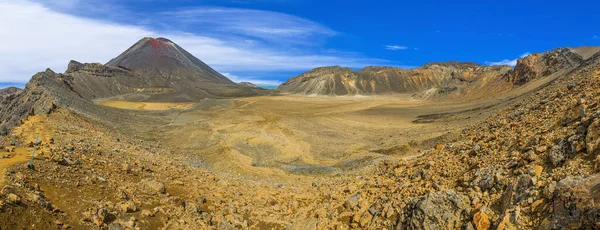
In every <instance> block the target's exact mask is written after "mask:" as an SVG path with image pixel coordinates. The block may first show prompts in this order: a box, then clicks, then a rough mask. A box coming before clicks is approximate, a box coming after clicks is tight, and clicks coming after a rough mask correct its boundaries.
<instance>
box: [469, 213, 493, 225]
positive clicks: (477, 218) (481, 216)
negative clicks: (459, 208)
mask: <svg viewBox="0 0 600 230" xmlns="http://www.w3.org/2000/svg"><path fill="white" fill-rule="evenodd" d="M473 224H474V225H475V229H477V230H488V229H489V228H490V226H491V223H490V220H489V218H488V216H487V214H485V212H483V211H479V212H477V213H475V215H474V216H473Z"/></svg>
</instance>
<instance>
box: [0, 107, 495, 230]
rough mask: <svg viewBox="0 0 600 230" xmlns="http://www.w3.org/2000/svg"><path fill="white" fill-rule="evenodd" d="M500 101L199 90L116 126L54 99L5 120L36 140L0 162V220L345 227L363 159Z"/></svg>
mask: <svg viewBox="0 0 600 230" xmlns="http://www.w3.org/2000/svg"><path fill="white" fill-rule="evenodd" d="M505 100H507V99H505ZM113 103H114V102H113ZM126 103H129V104H130V103H132V102H126ZM139 103H140V105H142V104H145V103H144V102H139ZM502 103H506V102H505V101H504V100H490V101H480V102H477V103H461V102H431V101H419V100H413V99H411V97H410V95H400V96H398V97H299V96H278V97H253V98H242V99H234V100H229V99H205V100H203V101H201V102H200V103H197V104H195V105H193V106H192V107H190V108H188V109H171V110H164V111H135V110H123V111H120V112H122V113H124V114H127V115H126V116H128V117H130V119H122V120H120V121H119V122H118V123H112V122H111V123H103V122H100V123H98V122H96V121H92V120H90V119H87V118H84V117H81V116H80V115H77V114H74V113H72V112H70V111H68V110H65V109H58V111H56V112H54V113H52V114H50V115H49V116H35V117H31V118H30V119H29V120H28V121H27V122H25V123H24V124H23V125H22V126H20V127H19V128H17V129H15V130H14V131H13V133H14V134H16V135H17V136H18V138H17V139H18V142H19V143H20V144H18V145H21V146H22V145H23V144H27V145H26V146H30V145H29V144H28V143H32V142H34V139H35V133H36V132H41V133H42V135H41V136H42V138H41V140H42V142H41V143H42V144H41V147H40V148H39V149H38V155H37V157H36V160H35V165H36V169H35V171H32V170H29V169H26V168H25V165H24V164H18V165H15V166H12V167H9V169H8V173H7V175H8V181H7V183H6V184H8V185H11V187H12V188H14V189H15V192H14V193H15V194H18V196H19V197H20V198H21V201H20V203H18V204H10V203H9V202H8V201H6V202H5V203H4V204H3V205H2V207H3V208H2V209H3V210H5V211H3V212H0V219H2V220H4V221H3V222H2V223H3V224H2V225H0V227H3V228H20V227H25V228H29V227H33V226H31V225H30V224H27V223H35V227H36V228H60V227H65V226H67V227H70V228H75V229H88V228H91V227H92V226H96V225H98V226H101V227H103V226H109V225H110V226H130V227H133V226H135V227H137V228H141V229H156V228H176V229H177V228H184V229H194V228H227V226H229V227H235V228H247V227H249V228H254V229H270V228H275V229H280V228H283V227H287V226H295V227H301V226H303V224H306V225H307V226H308V228H309V229H310V226H311V225H313V226H314V224H316V223H317V222H318V223H319V226H329V227H334V226H354V225H357V226H358V224H360V221H357V222H356V223H354V222H353V221H352V220H353V217H352V215H355V214H354V212H360V213H359V214H360V215H362V213H363V211H360V210H359V209H357V210H355V211H353V210H354V208H350V209H348V210H345V209H344V206H343V204H344V202H345V201H346V200H347V199H349V198H350V197H352V196H355V194H356V192H358V193H359V194H363V195H361V196H364V197H363V198H361V200H363V201H362V202H363V203H364V202H367V201H368V202H372V201H373V199H378V198H377V197H378V196H379V195H373V194H372V193H371V192H367V191H370V190H371V189H366V190H364V189H361V187H364V186H372V185H373V184H372V183H373V182H374V181H373V179H375V178H377V177H372V178H371V176H367V175H379V174H378V173H376V171H373V170H376V168H374V166H373V165H380V164H382V162H385V163H386V164H389V163H390V162H406V161H409V162H412V161H414V159H418V157H419V156H421V155H422V154H424V152H422V151H421V150H420V149H430V148H432V147H434V146H435V145H436V144H440V143H446V142H450V141H453V140H454V139H456V138H457V137H459V136H460V135H459V133H460V131H461V129H462V128H464V127H465V124H477V123H478V122H480V121H481V120H482V119H484V118H486V117H487V116H489V115H491V114H492V113H493V111H494V110H495V109H496V108H497V105H498V104H502ZM129 104H128V107H129V109H131V108H136V106H133V105H129ZM113 105H114V104H113ZM174 105H176V104H174ZM448 112H451V113H452V114H450V115H448V114H446V115H443V116H435V115H434V118H430V119H429V120H428V121H427V122H416V121H418V120H419V116H422V115H428V114H442V113H448ZM442 121H443V122H442ZM24 150H26V152H29V151H31V150H32V149H31V148H27V149H24ZM15 159H16V158H15ZM394 164H396V163H394ZM401 164H405V163H401ZM148 178H151V179H152V181H156V184H155V182H148V181H146V180H147V179H148ZM377 180H379V179H375V181H377ZM385 180H388V179H385ZM385 180H384V181H385ZM377 183H379V182H377ZM386 183H387V182H386ZM161 185H164V187H165V188H166V193H165V194H162V193H161V192H160V189H159V190H156V187H159V188H160V186H161ZM385 191H387V189H386V190H381V191H379V192H375V193H374V194H380V192H385ZM423 191H426V190H420V189H417V190H414V189H411V192H410V194H413V195H415V194H423ZM427 191H428V190H427ZM36 194H39V195H37V196H36ZM370 194H371V195H370ZM40 197H41V198H40ZM40 200H41V201H40ZM46 201H47V202H50V203H51V204H52V205H51V207H49V206H48V205H45V204H46V203H44V202H46ZM362 205H363V204H361V206H362ZM364 205H367V204H366V203H365V204H364ZM365 207H366V206H365ZM390 208H391V206H390ZM388 209H389V208H388ZM333 212H334V213H335V214H332V213H333ZM98 213H102V214H98ZM105 213H108V214H106V215H105ZM331 215H334V216H335V217H329V216H331ZM390 215H391V214H390ZM10 216H18V217H19V218H18V219H13V218H10ZM323 218H325V219H326V220H327V221H325V219H323ZM390 218H392V219H390V220H389V221H386V222H379V221H375V222H373V223H374V224H373V225H368V226H371V228H377V227H376V226H383V225H395V221H392V220H394V218H397V216H396V214H393V215H391V216H390ZM34 219H35V220H36V221H35V222H31V221H32V220H34ZM358 219H360V216H359V217H358ZM23 220H28V221H25V222H23ZM29 220H31V221H29ZM209 226H213V227H209ZM218 226H225V227H218Z"/></svg>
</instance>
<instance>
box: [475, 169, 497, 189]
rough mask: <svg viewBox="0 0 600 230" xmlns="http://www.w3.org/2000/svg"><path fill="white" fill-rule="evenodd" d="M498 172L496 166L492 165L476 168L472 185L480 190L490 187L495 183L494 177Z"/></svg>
mask: <svg viewBox="0 0 600 230" xmlns="http://www.w3.org/2000/svg"><path fill="white" fill-rule="evenodd" d="M499 173H500V172H499V170H498V168H496V167H494V166H489V167H485V168H480V169H477V171H476V172H475V179H473V181H472V185H473V186H477V187H479V188H480V189H481V190H482V191H486V190H488V189H491V188H492V187H493V186H494V184H496V180H495V178H497V174H499Z"/></svg>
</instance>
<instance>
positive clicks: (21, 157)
mask: <svg viewBox="0 0 600 230" xmlns="http://www.w3.org/2000/svg"><path fill="white" fill-rule="evenodd" d="M1 156H9V158H0V172H1V173H2V174H1V175H2V176H0V187H1V186H3V185H4V175H6V168H8V167H9V166H11V165H14V164H19V163H24V162H27V161H28V160H29V159H31V151H30V150H29V149H25V148H14V150H13V151H11V152H10V153H8V152H6V153H2V154H0V157H1Z"/></svg>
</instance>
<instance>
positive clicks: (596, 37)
mask: <svg viewBox="0 0 600 230" xmlns="http://www.w3.org/2000/svg"><path fill="white" fill-rule="evenodd" d="M592 39H600V37H598V35H594V36H593V37H592Z"/></svg>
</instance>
